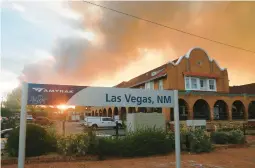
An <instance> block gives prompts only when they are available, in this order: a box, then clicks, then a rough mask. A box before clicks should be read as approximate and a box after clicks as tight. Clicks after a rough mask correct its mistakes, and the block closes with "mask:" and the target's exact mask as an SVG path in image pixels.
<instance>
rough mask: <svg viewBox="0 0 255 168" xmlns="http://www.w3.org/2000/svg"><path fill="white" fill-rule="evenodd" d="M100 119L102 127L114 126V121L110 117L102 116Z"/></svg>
mask: <svg viewBox="0 0 255 168" xmlns="http://www.w3.org/2000/svg"><path fill="white" fill-rule="evenodd" d="M101 121H102V126H103V127H114V126H115V122H114V121H113V120H112V118H110V117H104V118H102V120H101Z"/></svg>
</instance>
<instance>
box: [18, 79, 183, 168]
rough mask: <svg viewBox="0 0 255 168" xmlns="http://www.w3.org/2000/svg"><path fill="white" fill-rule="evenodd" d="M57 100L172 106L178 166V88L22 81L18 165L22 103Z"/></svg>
mask: <svg viewBox="0 0 255 168" xmlns="http://www.w3.org/2000/svg"><path fill="white" fill-rule="evenodd" d="M59 104H66V105H75V106H100V107H103V106H115V107H152V108H158V107H161V108H162V107H167V108H170V107H173V108H174V120H175V152H176V168H180V167H181V158H180V153H181V152H180V151H181V150H180V127H179V108H178V106H179V105H178V90H174V91H173V90H148V89H133V88H112V87H88V86H71V85H49V84H34V83H29V84H27V83H23V88H22V101H21V117H20V139H19V158H18V160H19V162H18V168H24V161H25V140H26V106H27V105H59Z"/></svg>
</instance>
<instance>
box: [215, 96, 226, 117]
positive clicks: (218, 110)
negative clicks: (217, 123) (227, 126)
mask: <svg viewBox="0 0 255 168" xmlns="http://www.w3.org/2000/svg"><path fill="white" fill-rule="evenodd" d="M213 114H214V115H213V116H214V120H227V119H228V105H227V103H226V102H225V101H223V100H217V101H216V102H215V104H214V108H213Z"/></svg>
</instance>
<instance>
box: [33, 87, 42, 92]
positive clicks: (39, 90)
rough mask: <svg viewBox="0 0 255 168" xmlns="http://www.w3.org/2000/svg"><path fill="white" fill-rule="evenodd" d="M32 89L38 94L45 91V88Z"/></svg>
mask: <svg viewBox="0 0 255 168" xmlns="http://www.w3.org/2000/svg"><path fill="white" fill-rule="evenodd" d="M32 89H34V90H35V91H37V92H41V91H43V89H44V88H32Z"/></svg>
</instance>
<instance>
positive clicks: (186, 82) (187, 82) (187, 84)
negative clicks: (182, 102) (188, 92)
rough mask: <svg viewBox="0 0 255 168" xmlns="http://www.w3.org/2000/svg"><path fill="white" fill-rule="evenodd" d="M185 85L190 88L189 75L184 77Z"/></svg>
mask: <svg viewBox="0 0 255 168" xmlns="http://www.w3.org/2000/svg"><path fill="white" fill-rule="evenodd" d="M185 87H186V89H190V78H189V77H185Z"/></svg>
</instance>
